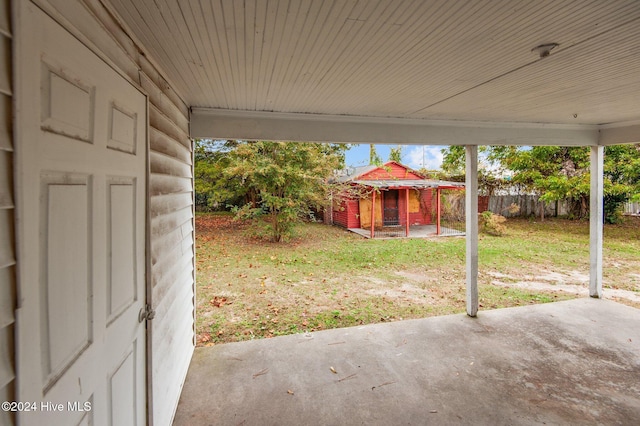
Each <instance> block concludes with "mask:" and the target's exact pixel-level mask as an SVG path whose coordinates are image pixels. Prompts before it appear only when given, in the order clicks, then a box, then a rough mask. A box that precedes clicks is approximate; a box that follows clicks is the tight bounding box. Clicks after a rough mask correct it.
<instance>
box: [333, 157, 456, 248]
mask: <svg viewBox="0 0 640 426" xmlns="http://www.w3.org/2000/svg"><path fill="white" fill-rule="evenodd" d="M336 180H337V181H338V182H342V183H345V184H349V185H350V190H348V191H347V190H345V192H344V193H343V194H342V196H341V197H339V199H338V200H337V201H336V202H334V205H333V216H332V219H333V223H334V224H336V225H340V226H343V227H345V228H348V229H350V230H353V231H354V232H358V233H360V234H363V232H362V231H360V230H363V229H364V230H367V233H368V234H369V235H368V236H370V237H371V238H373V237H375V236H409V230H410V227H417V226H423V225H432V224H433V225H436V226H435V234H440V226H439V224H440V205H439V192H440V190H441V189H464V184H461V183H457V182H445V181H439V180H433V179H427V178H425V177H424V176H422V175H420V174H419V173H417V172H416V171H414V170H411V169H410V168H409V167H407V166H405V165H403V164H400V163H397V162H395V161H389V162H387V163H385V164H384V165H382V166H365V167H355V168H349V169H345V170H342V171H341V172H340V176H339V177H338V178H337V179H336Z"/></svg>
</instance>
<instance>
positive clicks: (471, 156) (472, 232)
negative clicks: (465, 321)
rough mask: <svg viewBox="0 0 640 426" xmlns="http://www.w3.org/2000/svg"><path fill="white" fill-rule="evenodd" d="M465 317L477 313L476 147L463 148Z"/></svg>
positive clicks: (473, 315)
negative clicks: (465, 268)
mask: <svg viewBox="0 0 640 426" xmlns="http://www.w3.org/2000/svg"><path fill="white" fill-rule="evenodd" d="M465 153H466V156H465V164H466V180H465V187H466V200H465V201H466V203H465V204H466V208H465V211H466V219H467V220H466V243H467V249H466V263H467V315H469V316H470V317H475V316H476V315H477V313H478V147H477V146H476V145H467V146H466V147H465Z"/></svg>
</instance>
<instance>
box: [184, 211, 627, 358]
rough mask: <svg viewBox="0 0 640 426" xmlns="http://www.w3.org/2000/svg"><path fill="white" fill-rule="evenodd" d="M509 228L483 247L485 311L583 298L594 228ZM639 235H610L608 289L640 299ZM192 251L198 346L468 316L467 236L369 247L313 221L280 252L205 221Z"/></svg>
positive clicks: (201, 218)
mask: <svg viewBox="0 0 640 426" xmlns="http://www.w3.org/2000/svg"><path fill="white" fill-rule="evenodd" d="M638 225H640V222H638ZM627 226H628V225H627ZM507 227H508V230H509V231H508V234H507V235H506V236H504V237H488V236H482V237H481V239H480V256H479V263H480V273H479V293H480V309H481V310H482V309H495V308H502V307H509V306H521V305H528V304H533V303H544V302H550V301H555V300H563V299H569V298H574V297H581V296H582V295H583V294H584V291H585V290H586V289H587V287H588V268H589V255H588V224H586V223H584V222H578V223H577V224H576V223H575V222H568V221H545V222H544V223H535V222H529V221H524V220H523V221H509V222H508V223H507ZM585 228H586V230H585ZM639 234H640V232H639V231H638V228H633V227H621V228H616V229H612V228H605V288H610V289H612V290H613V289H616V290H621V291H624V292H627V293H628V294H631V295H633V296H638V295H640V276H639V275H638V273H637V271H638V270H640V245H639V244H638V237H640V235H639ZM634 237H635V240H634ZM196 253H197V260H196V268H197V291H196V296H197V322H196V329H197V341H198V344H199V345H205V346H206V345H212V344H217V343H224V342H234V341H242V340H248V339H254V338H263V337H272V336H277V335H283V334H292V333H304V332H312V331H316V330H322V329H328V328H335V327H345V326H354V325H359V324H369V323H376V322H384V321H396V320H401V319H409V318H424V317H428V316H434V315H444V314H451V313H461V312H464V310H465V272H464V269H465V265H464V238H460V237H450V238H438V239H392V240H369V239H363V238H362V237H359V236H357V235H354V234H352V233H349V232H347V231H345V230H344V229H341V228H337V227H331V226H326V225H322V224H313V223H311V224H305V225H302V226H300V227H299V228H298V230H297V235H296V236H295V237H293V238H292V239H291V240H289V241H287V242H285V243H279V244H276V243H269V242H265V241H262V240H258V239H255V238H252V237H251V235H250V233H249V228H248V227H247V224H244V223H238V222H235V221H233V219H232V218H231V217H230V216H226V215H198V216H197V217H196ZM634 274H635V276H634ZM574 289H575V291H568V290H574ZM627 293H624V294H622V293H621V295H619V294H617V293H616V294H615V295H614V294H613V292H608V291H607V290H606V291H605V294H609V295H610V296H615V297H616V298H617V297H624V295H625V294H627ZM620 300H621V301H626V303H628V304H631V305H632V306H635V304H636V303H637V302H636V300H635V299H634V298H630V299H620ZM639 304H640V303H639Z"/></svg>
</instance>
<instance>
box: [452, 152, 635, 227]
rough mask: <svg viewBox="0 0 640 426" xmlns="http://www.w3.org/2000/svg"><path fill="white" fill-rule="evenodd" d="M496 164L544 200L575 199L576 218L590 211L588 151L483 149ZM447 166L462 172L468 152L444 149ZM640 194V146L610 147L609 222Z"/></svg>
mask: <svg viewBox="0 0 640 426" xmlns="http://www.w3.org/2000/svg"><path fill="white" fill-rule="evenodd" d="M483 152H484V153H485V154H486V158H487V161H489V162H490V163H491V164H492V165H493V166H496V167H499V168H502V169H503V170H505V171H506V170H508V171H511V172H513V177H512V182H513V183H517V184H520V185H522V186H524V187H526V188H529V189H530V190H532V191H536V192H538V193H539V194H540V199H541V200H543V201H548V202H550V201H556V200H563V199H568V200H573V201H574V205H573V209H572V210H573V214H574V215H575V216H576V217H584V216H586V214H587V212H588V207H589V191H590V172H589V168H590V158H589V148H588V147H560V146H534V147H515V146H493V147H486V148H485V149H484V151H483ZM443 153H444V162H443V168H444V169H445V170H449V171H460V169H461V168H463V167H464V148H463V147H449V148H448V149H445V150H443ZM638 194H640V145H616V146H608V147H606V148H605V156H604V210H605V220H606V221H607V222H609V223H614V222H616V221H618V220H619V216H620V207H621V206H622V204H624V203H625V202H627V201H628V200H629V199H630V198H632V197H634V196H635V197H639V195H638Z"/></svg>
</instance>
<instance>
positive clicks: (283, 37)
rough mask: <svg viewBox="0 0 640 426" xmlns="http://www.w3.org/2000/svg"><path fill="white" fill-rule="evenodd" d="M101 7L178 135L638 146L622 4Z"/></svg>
mask: <svg viewBox="0 0 640 426" xmlns="http://www.w3.org/2000/svg"><path fill="white" fill-rule="evenodd" d="M107 7H109V8H111V9H112V10H113V11H114V16H116V17H118V19H119V20H120V22H121V24H122V25H123V26H124V27H125V28H128V29H130V30H131V32H132V34H134V36H135V38H137V40H136V41H137V45H138V46H137V48H139V49H140V51H142V52H143V53H144V54H145V55H146V56H147V57H148V58H150V59H151V60H153V61H154V62H155V63H156V64H157V65H158V67H159V68H160V69H162V70H163V71H164V74H165V76H166V81H167V84H168V85H171V86H173V87H174V89H176V92H177V93H179V94H180V95H181V96H182V98H183V101H184V103H185V105H186V106H188V107H190V108H191V111H192V116H191V136H192V137H196V138H205V137H213V138H242V139H271V140H297V141H331V142H353V143H358V142H361V143H394V144H395V143H402V144H438V145H466V144H469V143H471V142H472V143H473V144H475V145H504V144H508V145H565V146H574V145H580V146H596V145H610V144H617V143H630V142H640V97H639V96H638V92H639V91H640V73H638V72H637V70H638V69H640V55H638V54H637V52H638V51H640V50H639V49H640V25H639V23H640V3H639V2H637V1H635V0H612V1H606V2H605V1H602V2H593V1H587V0H584V1H582V0H579V1H571V2H568V1H548V0H531V1H517V2H514V1H512V0H499V1H490V2H488V1H480V0H476V1H471V2H464V3H461V2H451V1H443V0H425V1H421V2H417V3H416V2H413V1H410V0H377V1H370V2H361V1H356V0H338V1H322V0H312V1H308V2H300V1H298V0H274V1H269V2H262V1H258V0H247V1H243V2H235V1H221V2H211V1H209V0H192V1H188V2H176V1H174V0H136V1H132V0H109V1H108V4H107ZM545 45H550V46H549V47H547V48H538V47H539V46H545Z"/></svg>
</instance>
